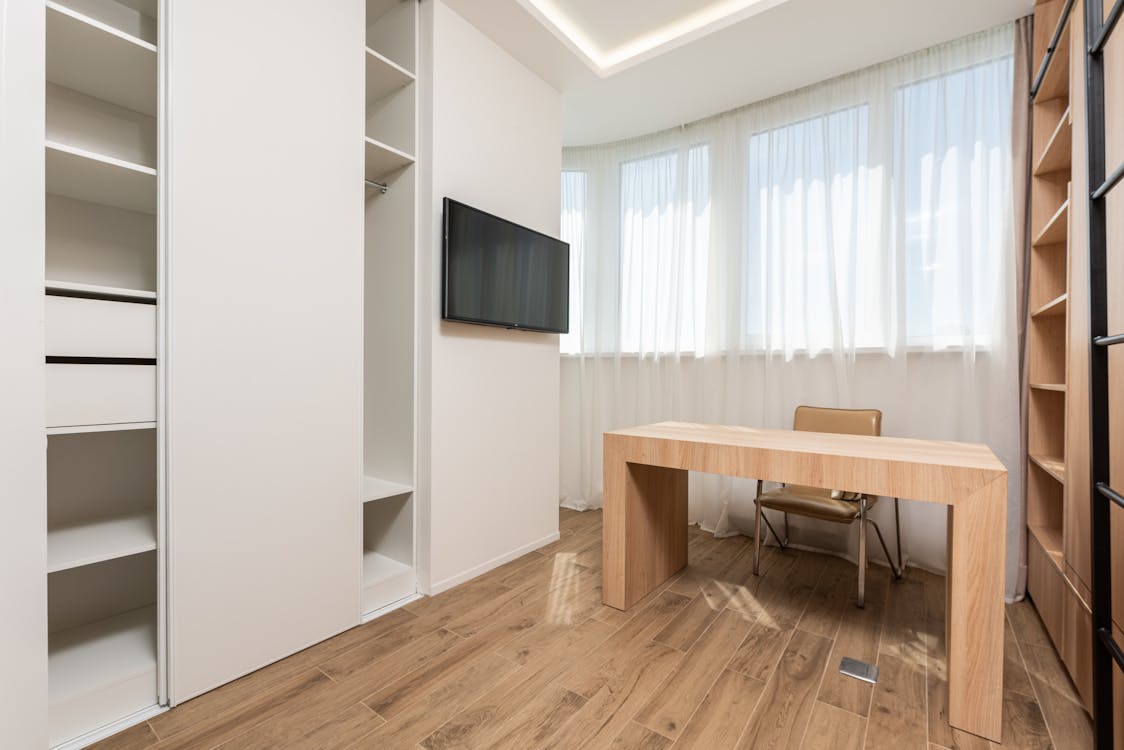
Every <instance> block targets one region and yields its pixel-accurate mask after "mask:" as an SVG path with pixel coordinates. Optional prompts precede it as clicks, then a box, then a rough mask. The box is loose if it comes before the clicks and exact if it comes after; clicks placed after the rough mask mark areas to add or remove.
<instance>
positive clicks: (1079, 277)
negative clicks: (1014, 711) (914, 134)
mask: <svg viewBox="0 0 1124 750" xmlns="http://www.w3.org/2000/svg"><path fill="white" fill-rule="evenodd" d="M1066 7H1067V0H1039V2H1037V4H1036V5H1035V7H1034V50H1033V55H1034V64H1033V70H1034V72H1035V75H1036V76H1037V75H1038V74H1039V72H1040V71H1041V73H1042V74H1041V78H1040V79H1039V80H1038V83H1039V85H1038V89H1037V94H1036V95H1035V96H1034V99H1033V102H1032V108H1031V120H1032V124H1031V129H1032V149H1031V165H1032V177H1031V185H1030V203H1031V211H1030V213H1031V216H1030V222H1031V246H1032V249H1031V252H1030V290H1029V305H1028V310H1027V320H1026V326H1027V355H1028V368H1029V372H1028V375H1029V377H1028V380H1029V387H1030V393H1029V396H1028V405H1027V445H1028V461H1027V463H1028V465H1027V475H1026V488H1025V491H1026V524H1027V591H1028V593H1029V595H1030V598H1031V600H1032V601H1033V603H1034V606H1035V607H1036V609H1037V610H1038V613H1039V615H1040V616H1041V619H1042V622H1043V623H1044V624H1045V626H1046V630H1047V632H1048V633H1049V635H1050V639H1051V640H1052V642H1053V644H1054V647H1055V649H1056V650H1057V652H1058V655H1059V656H1060V657H1061V661H1062V662H1063V663H1064V664H1065V666H1066V669H1067V670H1068V672H1069V675H1070V677H1071V678H1072V679H1073V681H1074V684H1075V685H1076V686H1077V688H1078V692H1079V693H1080V695H1081V696H1082V698H1083V699H1084V700H1086V701H1087V700H1088V697H1089V695H1090V690H1089V688H1090V686H1091V680H1090V676H1089V669H1088V660H1087V659H1085V658H1084V657H1083V656H1082V654H1087V653H1089V648H1090V646H1091V638H1092V635H1091V628H1090V627H1088V626H1087V623H1088V621H1089V611H1088V607H1087V604H1086V602H1087V597H1082V595H1081V594H1080V593H1079V592H1082V591H1088V586H1087V585H1086V581H1083V580H1082V571H1083V570H1087V569H1088V562H1087V556H1088V534H1089V529H1088V505H1089V481H1088V466H1089V456H1088V440H1089V436H1088V432H1089V423H1088V416H1087V413H1088V383H1089V374H1088V364H1087V357H1088V341H1089V329H1088V307H1089V305H1088V297H1087V293H1086V288H1085V287H1086V278H1087V274H1088V268H1087V263H1086V259H1085V256H1086V254H1087V252H1086V248H1085V237H1086V228H1087V222H1088V212H1087V201H1086V199H1085V196H1087V195H1088V190H1089V187H1088V180H1087V177H1086V174H1085V172H1086V169H1085V165H1086V153H1085V142H1084V141H1085V130H1086V128H1085V101H1084V89H1085V84H1084V66H1085V48H1084V29H1083V25H1084V24H1083V19H1084V14H1085V9H1084V2H1083V0H1076V2H1074V3H1073V4H1072V7H1071V12H1070V14H1069V15H1068V16H1064V11H1065V9H1066ZM1055 38H1057V46H1056V47H1055V49H1054V52H1053V54H1052V56H1051V55H1050V54H1049V53H1048V47H1049V45H1050V43H1051V41H1052V40H1053V39H1055Z"/></svg>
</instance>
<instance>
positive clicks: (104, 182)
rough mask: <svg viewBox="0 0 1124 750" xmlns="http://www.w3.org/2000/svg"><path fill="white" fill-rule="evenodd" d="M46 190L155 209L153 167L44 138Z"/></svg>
mask: <svg viewBox="0 0 1124 750" xmlns="http://www.w3.org/2000/svg"><path fill="white" fill-rule="evenodd" d="M45 145H46V185H47V192H48V193H51V194H54V195H61V196H64V197H67V198H75V199H77V200H82V201H87V202H90V203H100V204H102V205H106V206H113V207H116V208H124V209H128V210H130V211H139V212H141V213H146V214H155V213H156V170H155V169H153V168H151V167H146V166H143V165H141V164H134V163H132V162H127V161H123V160H121V159H114V158H113V157H110V156H104V155H102V154H95V153H93V152H92V151H86V150H84V149H80V148H74V147H73V146H68V145H66V144H63V143H57V142H55V141H47V142H46V144H45Z"/></svg>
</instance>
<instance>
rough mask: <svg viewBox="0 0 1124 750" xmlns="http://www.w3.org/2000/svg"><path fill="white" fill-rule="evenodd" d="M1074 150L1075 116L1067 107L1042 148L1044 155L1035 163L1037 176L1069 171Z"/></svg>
mask: <svg viewBox="0 0 1124 750" xmlns="http://www.w3.org/2000/svg"><path fill="white" fill-rule="evenodd" d="M1072 151H1073V118H1072V116H1071V115H1070V110H1069V108H1068V107H1067V108H1066V111H1065V113H1064V114H1063V115H1062V117H1061V120H1060V121H1059V122H1058V126H1057V127H1056V128H1054V132H1053V133H1051V134H1050V139H1049V140H1048V141H1047V142H1046V147H1045V148H1044V149H1043V150H1042V156H1041V157H1039V159H1038V163H1037V164H1035V165H1034V174H1035V176H1036V177H1041V176H1042V175H1047V174H1053V173H1055V172H1065V171H1068V170H1069V169H1070V168H1071V166H1072V163H1073V160H1072Z"/></svg>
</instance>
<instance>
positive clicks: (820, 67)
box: [445, 0, 1034, 146]
mask: <svg viewBox="0 0 1124 750" xmlns="http://www.w3.org/2000/svg"><path fill="white" fill-rule="evenodd" d="M445 2H446V4H447V5H448V6H449V7H451V8H452V9H453V10H455V11H456V12H457V13H459V14H460V15H462V16H463V17H464V18H465V19H467V20H468V21H469V22H470V23H472V24H473V25H475V26H476V27H477V28H479V29H480V30H481V31H483V32H484V33H485V34H487V35H488V36H489V37H491V38H492V39H493V40H494V41H495V42H496V43H497V44H499V45H500V46H501V47H503V48H504V49H506V50H507V51H508V52H509V53H510V54H511V55H512V56H513V57H515V58H516V59H518V60H519V61H521V62H522V63H523V64H524V65H526V66H527V67H528V68H530V69H531V70H533V71H534V72H535V73H537V74H538V75H539V76H541V77H542V78H543V79H545V80H546V81H547V82H549V83H550V84H551V85H553V86H554V87H555V88H557V89H558V90H559V91H561V92H562V94H563V97H562V111H563V122H562V137H563V143H564V145H567V146H572V145H582V144H590V143H604V142H607V141H613V140H618V139H621V138H628V137H632V136H636V135H642V134H644V133H651V132H654V131H657V130H663V129H664V128H669V127H673V126H676V125H681V124H683V123H687V122H692V121H694V120H698V119H701V118H703V117H707V116H710V115H713V114H718V113H719V112H724V111H726V110H729V109H733V108H735V107H738V106H741V105H744V104H749V103H751V102H755V101H760V100H761V99H766V98H768V97H771V96H775V95H777V94H781V93H784V92H786V91H792V90H794V89H797V88H800V87H802V86H807V85H809V84H811V83H815V82H817V81H822V80H825V79H828V78H832V77H834V76H837V75H841V74H843V73H847V72H850V71H852V70H857V69H859V68H863V67H866V66H867V65H872V64H874V63H877V62H882V61H884V60H889V59H892V58H894V57H897V56H898V55H902V54H905V53H907V52H912V51H915V50H919V49H923V48H925V47H929V46H932V45H934V44H939V43H941V42H944V41H948V40H951V39H956V38H958V37H962V36H965V35H967V34H971V33H972V32H975V31H980V30H983V29H987V28H990V27H992V26H996V25H998V24H1001V23H1005V22H1007V21H1010V20H1012V19H1015V18H1018V17H1019V16H1023V15H1027V14H1028V13H1031V12H1032V11H1033V7H1034V0H936V1H934V0H445Z"/></svg>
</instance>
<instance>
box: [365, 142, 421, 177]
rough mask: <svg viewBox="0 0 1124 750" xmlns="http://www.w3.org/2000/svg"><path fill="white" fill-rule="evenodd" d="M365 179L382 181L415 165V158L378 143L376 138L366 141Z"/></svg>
mask: <svg viewBox="0 0 1124 750" xmlns="http://www.w3.org/2000/svg"><path fill="white" fill-rule="evenodd" d="M364 156H365V161H364V175H363V176H364V177H366V178H367V179H368V180H374V181H376V182H378V181H381V180H382V179H383V178H385V177H386V176H387V175H389V174H391V173H392V172H396V171H398V170H400V169H402V168H403V167H408V166H409V165H411V164H413V163H414V157H412V156H410V155H409V154H407V153H406V152H405V151H400V150H398V149H396V148H394V147H393V146H388V145H386V144H385V143H381V142H380V141H376V140H375V139H374V138H369V137H368V138H367V139H366V152H365V154H364Z"/></svg>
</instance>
